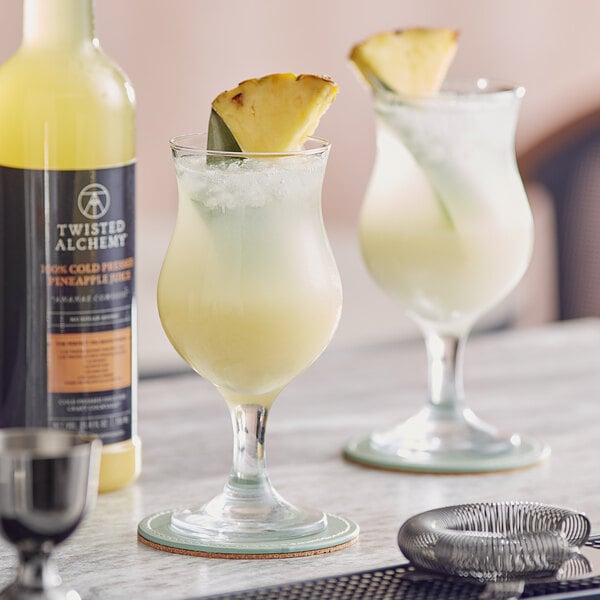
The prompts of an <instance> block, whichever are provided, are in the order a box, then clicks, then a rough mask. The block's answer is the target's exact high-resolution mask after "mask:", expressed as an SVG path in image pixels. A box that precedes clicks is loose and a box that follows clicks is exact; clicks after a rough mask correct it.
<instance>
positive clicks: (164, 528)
mask: <svg viewBox="0 0 600 600" xmlns="http://www.w3.org/2000/svg"><path fill="white" fill-rule="evenodd" d="M180 512H181V511H173V510H167V511H162V512H159V513H155V514H153V515H150V516H148V517H146V518H145V519H143V520H142V521H140V523H139V525H138V539H139V540H140V541H141V542H142V543H144V544H146V545H148V546H151V547H153V548H156V549H158V550H164V551H167V552H174V553H176V554H189V555H193V556H204V557H213V558H289V557H295V556H305V555H311V554H323V553H326V552H333V551H335V550H341V549H343V548H346V547H348V546H350V545H351V544H353V543H354V542H355V541H356V540H357V538H358V532H359V528H358V525H357V524H356V523H354V522H353V521H350V520H349V519H345V518H344V517H339V516H337V515H332V514H328V513H325V514H324V521H325V527H324V528H323V529H322V530H321V531H319V532H317V533H313V534H311V535H304V536H301V537H294V538H289V539H261V536H260V534H256V535H255V537H254V539H252V540H250V539H249V538H247V539H246V540H240V539H237V540H233V541H232V540H227V539H219V538H218V537H210V538H208V537H203V536H200V535H195V536H194V535H184V534H182V533H181V532H180V531H178V530H177V529H176V528H174V527H173V526H172V524H171V521H172V516H173V514H174V513H175V514H177V513H180Z"/></svg>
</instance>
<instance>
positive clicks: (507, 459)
mask: <svg viewBox="0 0 600 600" xmlns="http://www.w3.org/2000/svg"><path fill="white" fill-rule="evenodd" d="M344 456H345V458H347V459H348V460H349V461H351V462H355V463H358V464H361V465H364V466H367V467H374V468H376V469H385V470H388V471H407V472H412V473H432V474H435V473H437V474H447V475H449V474H465V473H495V472H497V471H510V470H513V469H521V468H524V467H530V466H532V465H535V464H537V463H539V462H541V461H543V460H545V459H546V458H548V457H549V456H550V448H549V447H548V446H546V445H545V444H542V443H541V442H538V441H537V440H533V439H530V438H523V437H520V444H519V445H518V446H515V448H514V450H512V451H510V452H505V453H503V454H498V455H494V456H490V455H485V454H479V455H476V454H469V453H463V454H459V453H458V452H457V453H455V454H449V455H448V456H436V457H433V458H432V457H431V456H429V455H426V454H425V453H423V458H422V459H419V457H418V455H417V454H416V453H415V456H414V457H404V456H397V455H395V454H384V453H382V452H379V451H378V450H375V449H374V448H373V446H371V442H370V436H368V435H366V436H365V435H362V436H358V437H355V438H353V439H351V440H350V441H349V442H348V444H347V445H346V447H345V448H344Z"/></svg>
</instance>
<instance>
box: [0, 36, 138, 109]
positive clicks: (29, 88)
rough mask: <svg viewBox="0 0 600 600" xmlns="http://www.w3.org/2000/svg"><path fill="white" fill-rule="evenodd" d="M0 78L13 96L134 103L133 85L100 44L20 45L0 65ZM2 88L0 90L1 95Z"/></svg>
mask: <svg viewBox="0 0 600 600" xmlns="http://www.w3.org/2000/svg"><path fill="white" fill-rule="evenodd" d="M0 82H2V88H3V89H4V91H5V92H6V94H8V95H10V96H11V97H13V98H14V97H17V96H23V95H28V96H30V95H32V94H34V93H35V94H49V95H61V96H69V97H70V98H72V99H77V98H78V97H79V98H81V99H83V98H85V97H89V96H95V97H96V98H97V100H102V99H106V100H108V101H110V103H115V102H119V101H120V102H121V103H123V104H129V105H131V107H134V106H135V92H134V90H133V86H132V84H131V82H130V80H129V78H128V77H127V75H126V74H125V72H124V71H123V69H122V68H121V67H120V66H119V65H118V64H117V63H116V62H114V61H113V60H112V59H111V58H110V57H109V56H108V55H107V54H105V53H104V52H103V51H102V50H101V49H100V48H99V47H95V46H94V47H89V48H86V49H84V50H81V51H78V52H69V51H67V50H66V49H64V48H59V47H57V48H52V47H51V48H46V49H43V48H40V49H38V48H35V49H32V48H25V47H22V48H20V49H19V50H18V51H17V52H15V53H14V54H13V55H12V56H11V57H9V58H8V59H7V60H6V61H5V62H4V63H3V64H2V66H0ZM1 94H2V90H0V97H1Z"/></svg>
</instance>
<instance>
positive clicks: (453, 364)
mask: <svg viewBox="0 0 600 600" xmlns="http://www.w3.org/2000/svg"><path fill="white" fill-rule="evenodd" d="M465 341H466V336H463V337H457V336H451V335H439V334H438V333H436V332H435V331H426V333H425V344H426V347H427V360H428V369H429V370H428V372H429V391H428V394H429V397H428V401H429V409H430V411H431V412H433V413H435V414H440V415H441V414H445V415H447V416H450V415H451V414H454V415H456V414H458V413H460V412H461V411H462V410H463V409H464V404H465V395H464V389H463V355H464V348H465Z"/></svg>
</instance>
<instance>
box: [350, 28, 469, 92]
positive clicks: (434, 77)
mask: <svg viewBox="0 0 600 600" xmlns="http://www.w3.org/2000/svg"><path fill="white" fill-rule="evenodd" d="M457 47H458V32H457V31H454V30H453V29H444V28H438V29H435V28H425V27H415V28H411V29H403V30H399V31H386V32H383V33H378V34H376V35H373V36H371V37H369V38H368V39H366V40H365V41H363V42H360V43H358V44H356V45H355V46H354V47H353V48H352V51H351V52H350V60H351V61H352V62H353V63H354V64H355V65H356V66H357V67H358V70H359V71H360V72H361V74H362V75H363V77H364V78H365V79H366V80H367V82H368V83H369V84H370V85H371V86H373V87H384V88H387V89H390V90H392V91H394V92H396V93H397V94H404V95H421V94H431V93H434V92H437V91H438V90H439V89H440V87H441V85H442V83H443V81H444V79H445V77H446V73H447V72H448V69H449V68H450V64H451V63H452V60H453V59H454V55H455V54H456V50H457Z"/></svg>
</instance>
